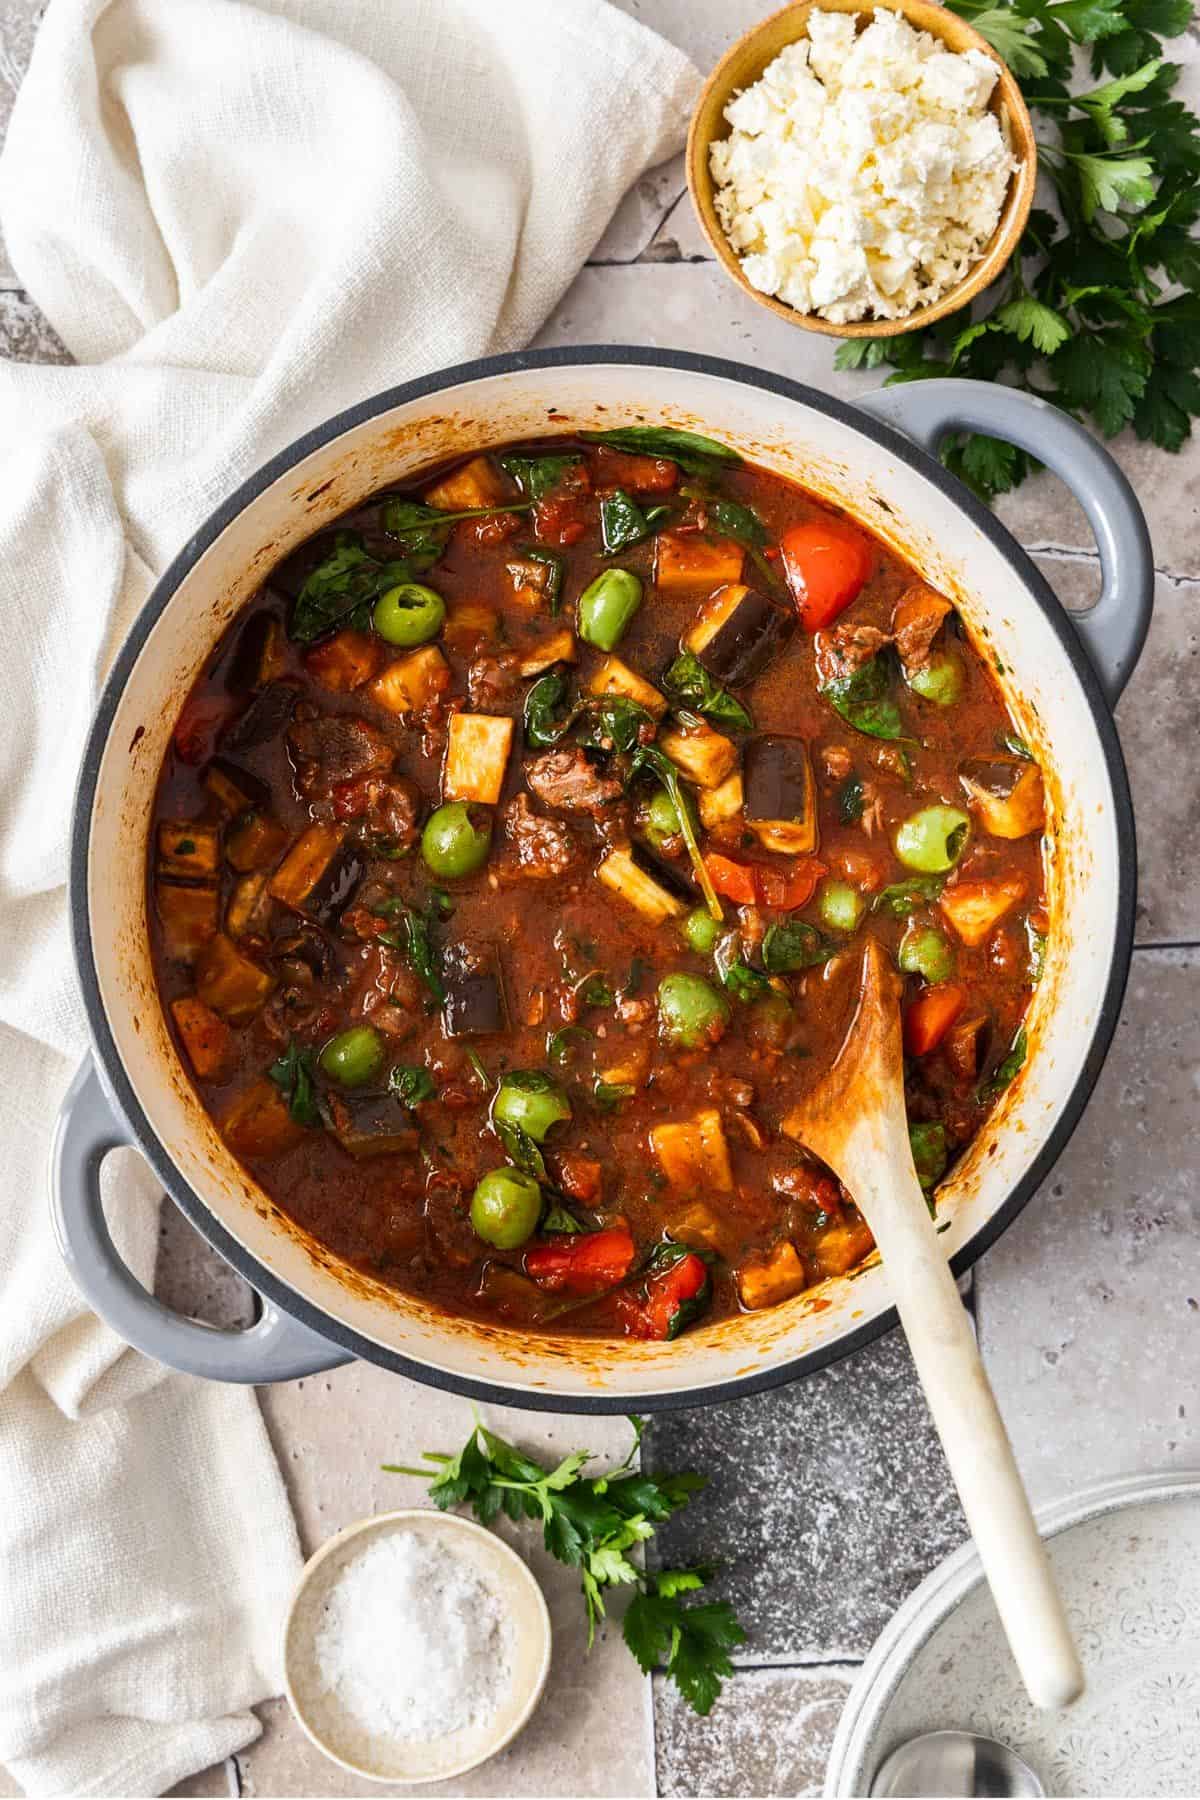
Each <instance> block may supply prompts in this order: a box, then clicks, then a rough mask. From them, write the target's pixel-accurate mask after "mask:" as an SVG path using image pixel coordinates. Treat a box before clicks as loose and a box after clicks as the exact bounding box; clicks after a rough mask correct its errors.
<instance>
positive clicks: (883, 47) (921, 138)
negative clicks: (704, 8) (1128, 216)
mask: <svg viewBox="0 0 1200 1800" xmlns="http://www.w3.org/2000/svg"><path fill="white" fill-rule="evenodd" d="M687 169H688V185H689V187H690V189H691V193H692V200H693V203H694V204H695V207H696V211H697V213H698V214H699V217H700V222H701V224H702V226H703V227H704V231H705V234H706V235H707V237H708V239H709V242H710V243H711V244H712V246H713V249H714V250H715V252H716V254H717V257H718V259H719V261H720V262H721V264H722V266H723V267H724V268H725V270H726V272H727V273H728V274H729V275H731V276H732V277H733V279H734V280H735V281H736V282H737V283H738V285H739V286H740V287H741V288H742V289H743V290H744V291H745V292H746V293H747V294H749V295H751V296H752V298H753V299H755V300H756V301H758V302H759V303H760V304H761V305H763V306H766V307H768V308H769V309H770V310H771V311H772V312H773V313H775V314H776V315H777V317H780V318H784V319H787V320H788V322H789V323H790V324H793V325H800V326H803V327H804V328H805V329H806V330H809V331H818V332H823V333H825V334H827V335H829V336H833V337H891V336H895V335H896V334H897V333H900V332H904V331H914V330H917V329H918V328H919V327H921V326H923V325H931V324H933V322H934V321H935V320H936V319H941V318H945V317H946V315H947V314H949V313H952V312H955V311H957V310H958V308H959V307H962V306H965V305H967V303H968V302H969V301H970V300H971V299H972V298H973V297H974V296H975V295H976V294H978V293H980V292H981V291H982V290H983V289H984V288H985V287H987V286H988V285H989V284H990V283H991V282H992V281H994V280H995V279H996V278H997V276H998V275H999V274H1000V273H1001V271H1002V270H1003V268H1004V266H1005V264H1006V263H1007V262H1008V261H1009V259H1010V257H1011V256H1012V254H1013V252H1014V250H1015V249H1016V246H1017V244H1018V242H1019V240H1020V237H1021V233H1022V231H1023V230H1024V229H1025V221H1026V219H1027V218H1028V216H1029V209H1030V206H1031V204H1032V201H1033V192H1034V187H1035V185H1036V180H1037V150H1036V146H1035V144H1034V138H1033V126H1032V124H1031V122H1030V118H1029V112H1028V109H1027V107H1026V105H1025V101H1024V99H1023V97H1022V95H1021V90H1020V88H1019V87H1018V85H1017V83H1016V81H1015V80H1014V79H1013V76H1012V73H1011V71H1010V70H1009V69H1008V68H1007V67H1006V66H1005V64H1004V63H1003V61H1002V60H1001V59H1000V57H999V56H997V55H996V52H995V51H994V50H993V49H992V48H991V46H990V45H989V44H988V43H986V42H985V40H984V39H983V38H982V37H981V36H980V35H979V33H978V32H977V31H975V30H974V29H973V28H972V27H971V26H970V25H968V24H967V23H966V22H965V20H963V19H960V18H959V17H958V15H957V14H956V13H953V12H951V11H950V10H949V9H948V8H947V7H944V6H940V5H937V4H934V3H933V0H891V3H890V4H888V5H873V4H863V3H862V0H805V3H804V4H802V5H798V6H789V7H786V8H785V9H784V10H783V11H782V12H779V13H775V14H774V15H773V16H772V17H771V18H769V19H764V20H763V22H762V24H760V25H757V26H755V28H754V29H753V30H752V31H749V32H747V34H746V35H745V37H743V38H740V39H739V40H738V41H737V42H736V43H735V44H734V45H733V47H732V48H731V49H730V50H729V51H728V52H727V53H726V55H725V56H724V57H723V58H722V60H721V62H720V63H719V64H718V65H717V67H716V68H715V69H714V70H713V73H712V75H711V76H710V78H709V80H708V83H707V85H706V86H705V88H704V91H703V93H702V94H701V96H700V101H699V104H698V105H697V108H696V111H695V113H694V115H693V118H692V126H691V132H690V134H689V137H688V152H687Z"/></svg>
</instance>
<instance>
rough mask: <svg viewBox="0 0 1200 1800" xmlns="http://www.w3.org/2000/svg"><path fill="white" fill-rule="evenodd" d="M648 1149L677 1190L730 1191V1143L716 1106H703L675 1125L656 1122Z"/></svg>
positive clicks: (727, 1192) (687, 1191) (731, 1180)
mask: <svg viewBox="0 0 1200 1800" xmlns="http://www.w3.org/2000/svg"><path fill="white" fill-rule="evenodd" d="M650 1148H651V1149H652V1150H653V1152H654V1154H655V1156H656V1157H657V1158H658V1163H659V1167H660V1168H661V1169H662V1172H663V1174H664V1175H665V1176H666V1178H667V1180H668V1182H669V1183H670V1185H671V1187H672V1188H674V1189H675V1191H676V1192H677V1193H682V1194H694V1193H699V1192H704V1193H710V1194H711V1193H717V1194H729V1193H732V1192H733V1170H732V1169H731V1167H730V1164H729V1146H728V1144H727V1143H726V1142H725V1132H724V1130H723V1129H722V1126H721V1115H720V1113H719V1112H718V1111H717V1109H716V1107H715V1106H714V1107H706V1108H705V1109H704V1110H703V1111H702V1112H698V1113H697V1114H696V1116H695V1118H693V1119H685V1120H683V1121H682V1123H680V1124H678V1125H655V1126H654V1127H653V1129H652V1130H651V1132H650Z"/></svg>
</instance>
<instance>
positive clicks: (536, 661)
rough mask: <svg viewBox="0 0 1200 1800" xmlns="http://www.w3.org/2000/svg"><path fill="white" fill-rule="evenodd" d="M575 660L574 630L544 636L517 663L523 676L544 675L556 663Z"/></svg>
mask: <svg viewBox="0 0 1200 1800" xmlns="http://www.w3.org/2000/svg"><path fill="white" fill-rule="evenodd" d="M574 661H575V634H574V632H573V631H566V630H564V631H556V632H555V633H554V635H553V637H547V638H543V639H542V640H541V642H540V643H538V644H535V645H534V646H533V648H532V649H531V650H528V651H526V653H525V655H524V656H523V657H522V658H521V660H520V662H519V663H518V664H517V673H518V674H519V675H522V676H530V675H544V674H545V672H546V670H547V669H552V668H553V667H554V665H555V663H560V662H561V663H573V662H574Z"/></svg>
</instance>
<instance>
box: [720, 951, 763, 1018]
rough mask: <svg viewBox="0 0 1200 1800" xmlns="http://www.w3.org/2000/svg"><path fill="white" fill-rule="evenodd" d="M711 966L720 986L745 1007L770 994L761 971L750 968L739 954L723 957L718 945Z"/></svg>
mask: <svg viewBox="0 0 1200 1800" xmlns="http://www.w3.org/2000/svg"><path fill="white" fill-rule="evenodd" d="M722 941H724V940H722ZM735 941H736V940H735ZM713 965H714V967H715V968H716V971H717V974H718V975H719V976H720V977H721V986H722V987H726V988H728V989H729V992H730V993H731V994H733V995H734V996H735V998H736V999H738V1000H741V1001H742V1002H743V1004H744V1005H746V1006H748V1005H749V1004H750V1002H751V1001H752V1000H761V999H762V996H763V995H764V994H769V993H770V992H771V983H770V981H769V979H768V978H767V976H766V975H764V974H763V971H762V970H761V969H754V968H751V966H750V964H749V963H748V962H747V961H746V959H745V957H744V956H742V955H740V954H736V953H735V954H734V955H733V956H731V957H723V956H722V954H721V945H720V944H718V945H717V948H716V952H715V953H714V956H713Z"/></svg>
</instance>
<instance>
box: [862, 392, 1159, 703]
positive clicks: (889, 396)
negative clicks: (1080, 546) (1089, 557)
mask: <svg viewBox="0 0 1200 1800" xmlns="http://www.w3.org/2000/svg"><path fill="white" fill-rule="evenodd" d="M856 404H857V405H858V406H860V407H861V408H862V409H863V411H864V412H868V413H871V414H872V415H873V416H874V417H875V418H877V419H882V420H883V422H884V423H885V424H887V425H894V426H895V427H896V429H897V430H898V431H901V432H903V433H904V435H905V437H909V438H912V439H913V440H914V442H915V443H918V444H920V446H921V448H922V449H924V450H928V451H929V453H930V455H931V456H936V455H937V452H938V447H939V445H940V444H941V442H942V439H943V438H945V437H947V436H949V434H950V433H951V432H954V431H982V432H986V433H987V434H988V436H989V437H998V438H1003V439H1004V440H1005V442H1006V443H1010V444H1016V445H1017V446H1018V448H1020V449H1022V450H1028V451H1029V452H1030V454H1031V455H1032V456H1036V457H1037V459H1038V461H1039V462H1044V463H1045V465H1046V467H1047V468H1048V469H1051V470H1053V472H1054V474H1055V475H1057V476H1058V477H1059V479H1060V480H1061V481H1064V482H1065V483H1066V485H1067V486H1068V487H1069V488H1070V490H1071V492H1072V493H1073V494H1074V496H1075V498H1076V499H1077V500H1078V502H1079V504H1080V505H1081V506H1082V508H1083V510H1084V512H1085V513H1086V514H1087V520H1088V524H1089V525H1090V526H1091V528H1092V531H1093V533H1094V534H1095V538H1096V546H1097V548H1098V550H1099V552H1100V573H1101V583H1100V598H1099V599H1098V600H1097V601H1096V604H1095V605H1094V606H1093V607H1091V608H1090V609H1089V610H1088V611H1087V612H1085V613H1075V612H1072V613H1069V614H1068V615H1067V616H1068V617H1069V619H1070V621H1071V623H1072V625H1073V626H1074V627H1075V630H1076V631H1077V632H1078V634H1079V636H1080V638H1081V639H1082V640H1083V646H1084V649H1085V650H1086V651H1087V654H1088V658H1089V660H1090V661H1091V663H1092V666H1093V668H1094V669H1095V671H1096V673H1097V675H1098V676H1099V677H1100V685H1101V687H1102V688H1103V689H1104V692H1105V694H1106V696H1107V698H1108V701H1109V704H1110V705H1113V706H1115V705H1116V702H1117V700H1118V699H1119V697H1120V694H1121V690H1122V688H1123V687H1124V686H1125V683H1126V682H1127V681H1128V680H1129V677H1130V676H1131V675H1132V673H1133V670H1134V666H1135V664H1136V663H1137V659H1138V657H1139V655H1140V654H1141V649H1142V645H1143V644H1144V643H1145V641H1146V633H1147V631H1148V630H1149V628H1150V614H1151V611H1152V609H1153V606H1154V554H1153V551H1152V550H1151V547H1150V533H1149V531H1148V530H1147V528H1146V518H1145V514H1144V513H1143V512H1142V509H1141V506H1140V505H1139V504H1138V500H1137V496H1136V495H1135V493H1134V491H1133V489H1132V488H1131V487H1130V485H1129V482H1128V481H1127V480H1126V478H1125V476H1124V474H1123V473H1122V472H1121V470H1120V469H1119V468H1118V467H1117V464H1116V462H1115V461H1114V460H1113V458H1112V457H1111V456H1110V455H1109V453H1108V451H1107V450H1105V449H1104V447H1103V445H1102V444H1100V443H1098V442H1097V440H1096V439H1095V438H1094V437H1093V436H1092V434H1091V432H1090V431H1087V430H1086V429H1085V428H1084V427H1083V426H1082V425H1079V424H1077V423H1076V421H1075V420H1074V419H1072V418H1071V417H1070V416H1069V415H1068V414H1067V413H1065V412H1063V411H1062V409H1061V408H1060V407H1057V406H1053V405H1051V404H1050V402H1049V401H1047V400H1039V399H1038V398H1037V396H1036V395H1034V394H1025V393H1022V392H1020V391H1019V390H1018V389H1016V388H1007V387H998V386H996V385H995V384H993V383H989V382H983V381H955V380H947V381H938V380H934V381H914V382H905V383H901V384H900V385H898V386H896V387H889V388H881V389H880V390H879V391H878V392H877V393H874V394H868V395H867V396H866V397H865V398H863V399H860V400H858V401H857V402H856Z"/></svg>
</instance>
